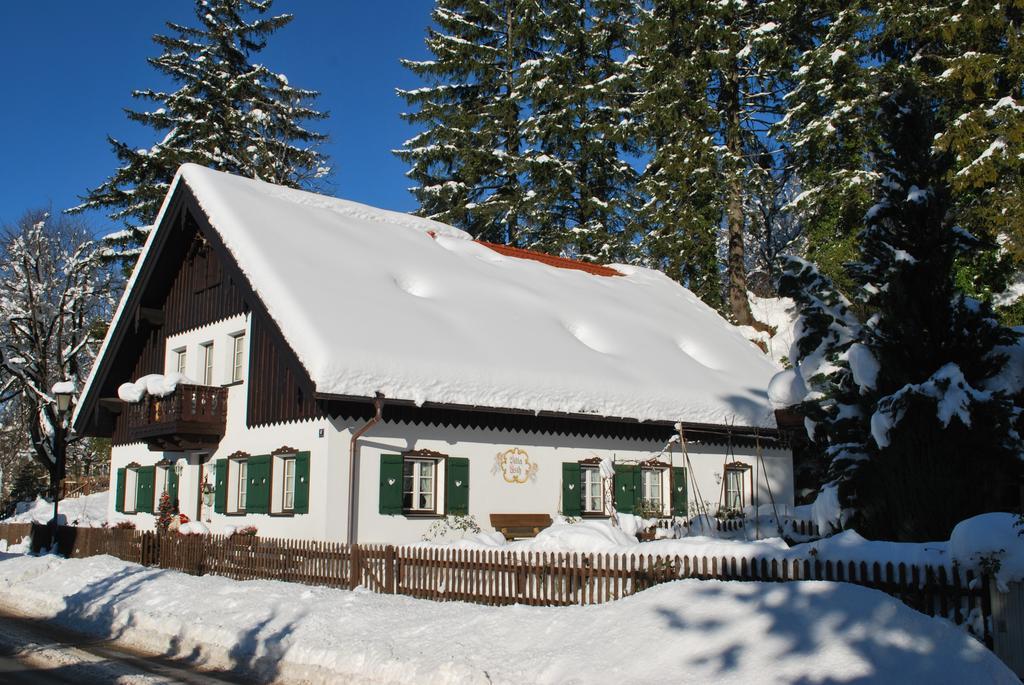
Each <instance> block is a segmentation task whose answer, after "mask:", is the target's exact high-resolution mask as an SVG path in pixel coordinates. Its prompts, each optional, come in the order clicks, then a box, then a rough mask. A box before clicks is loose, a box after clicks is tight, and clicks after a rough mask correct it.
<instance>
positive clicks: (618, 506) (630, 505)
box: [613, 464, 639, 514]
mask: <svg viewBox="0 0 1024 685" xmlns="http://www.w3.org/2000/svg"><path fill="white" fill-rule="evenodd" d="M637 478H639V473H638V470H637V469H635V468H633V467H632V466H629V465H627V464H616V465H615V480H614V481H613V482H614V485H615V511H617V512H620V513H622V514H632V513H633V510H634V509H635V508H636V479H637Z"/></svg>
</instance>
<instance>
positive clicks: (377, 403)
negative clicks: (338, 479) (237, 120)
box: [346, 392, 384, 545]
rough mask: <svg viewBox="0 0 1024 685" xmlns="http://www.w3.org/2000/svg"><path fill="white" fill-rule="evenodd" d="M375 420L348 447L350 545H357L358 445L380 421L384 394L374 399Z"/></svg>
mask: <svg viewBox="0 0 1024 685" xmlns="http://www.w3.org/2000/svg"><path fill="white" fill-rule="evenodd" d="M373 409H374V414H373V418H372V419H370V420H369V421H367V422H366V423H364V424H363V425H362V426H361V427H360V428H359V430H357V431H356V432H355V433H353V434H352V440H351V442H349V447H348V537H347V538H346V541H347V542H348V544H350V545H354V544H355V543H356V477H355V476H356V450H357V449H358V446H357V445H356V443H357V442H358V441H359V438H361V437H363V435H364V434H365V433H366V432H367V431H368V430H370V429H371V428H373V427H374V426H375V425H377V423H378V422H379V421H380V415H381V412H382V411H383V410H384V394H383V393H379V392H378V393H377V396H376V397H375V398H374V399H373Z"/></svg>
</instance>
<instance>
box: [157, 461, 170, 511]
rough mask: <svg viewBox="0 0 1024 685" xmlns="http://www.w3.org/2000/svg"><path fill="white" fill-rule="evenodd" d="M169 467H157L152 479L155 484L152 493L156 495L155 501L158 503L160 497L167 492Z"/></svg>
mask: <svg viewBox="0 0 1024 685" xmlns="http://www.w3.org/2000/svg"><path fill="white" fill-rule="evenodd" d="M170 475H171V472H170V467H169V466H157V467H156V472H155V476H154V478H155V479H156V483H155V484H154V485H153V491H154V492H155V493H156V501H157V502H159V501H160V495H162V494H164V493H165V492H167V486H168V485H170V483H169V482H168V481H169V480H170Z"/></svg>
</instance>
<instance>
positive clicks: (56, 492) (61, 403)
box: [50, 381, 75, 544]
mask: <svg viewBox="0 0 1024 685" xmlns="http://www.w3.org/2000/svg"><path fill="white" fill-rule="evenodd" d="M51 392H52V393H53V394H54V395H55V396H56V398H57V423H58V425H57V426H56V427H55V428H56V430H54V432H53V458H54V462H55V463H54V471H53V477H52V481H53V482H52V488H53V537H52V538H51V539H50V542H51V544H52V543H54V542H56V541H57V502H58V501H59V500H60V483H61V481H62V480H64V475H65V469H66V467H67V464H66V460H67V432H66V431H65V430H64V417H65V416H66V415H67V413H68V409H69V408H70V407H71V398H72V396H73V395H74V394H75V384H74V381H62V382H60V383H55V384H54V386H53V388H52V390H51Z"/></svg>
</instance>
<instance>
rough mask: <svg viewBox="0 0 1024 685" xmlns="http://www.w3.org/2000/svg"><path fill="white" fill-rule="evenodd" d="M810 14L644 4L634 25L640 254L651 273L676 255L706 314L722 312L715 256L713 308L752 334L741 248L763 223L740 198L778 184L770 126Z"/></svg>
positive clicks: (774, 3) (767, 1)
mask: <svg viewBox="0 0 1024 685" xmlns="http://www.w3.org/2000/svg"><path fill="white" fill-rule="evenodd" d="M811 16H812V15H811V13H808V12H806V11H805V10H804V9H803V8H802V7H801V5H800V4H798V3H795V2H792V1H790V0H761V1H758V2H740V1H738V0H727V1H725V2H716V1H713V0H655V1H654V2H653V4H652V8H651V10H650V11H649V12H646V13H645V14H644V16H643V19H642V21H641V26H640V31H639V34H640V40H639V50H638V55H637V60H636V72H637V75H638V76H637V80H638V81H639V82H640V83H642V96H641V97H640V100H639V107H638V119H639V120H640V121H641V122H642V123H641V125H640V131H639V134H638V135H639V137H640V139H641V141H642V143H643V144H644V145H645V146H646V147H647V149H648V150H649V152H650V162H649V164H648V166H647V168H646V169H645V171H644V173H643V177H642V180H641V186H640V187H641V190H642V191H643V193H644V197H645V200H646V201H647V204H646V206H645V210H646V211H645V213H644V215H643V216H642V217H641V219H642V220H644V221H648V220H649V221H650V226H649V229H650V230H645V231H644V239H643V240H641V251H642V252H645V253H646V254H647V255H649V256H650V257H652V258H653V263H655V264H658V263H665V257H664V256H663V254H664V253H665V252H666V251H671V250H672V249H673V248H674V247H676V248H677V249H678V250H679V252H680V253H681V257H680V258H679V260H680V262H681V263H682V264H686V266H685V267H681V268H685V269H689V270H691V271H693V272H694V273H693V274H692V275H691V276H690V278H689V279H687V280H684V282H690V283H692V284H693V285H695V286H697V288H695V289H696V290H697V291H698V292H700V293H701V294H702V296H703V297H705V298H706V299H707V300H708V301H709V302H711V303H713V304H717V303H721V302H722V296H720V295H719V296H715V295H712V294H711V293H710V292H709V291H710V290H711V289H712V288H713V287H714V281H715V276H716V274H715V272H714V270H713V263H712V255H715V256H716V257H719V261H718V263H721V262H722V261H724V266H725V269H724V271H725V278H726V282H725V284H724V285H725V288H724V291H725V292H724V293H722V295H724V304H725V307H724V308H725V310H726V311H727V312H728V313H729V315H730V316H731V318H732V319H733V320H734V321H736V322H737V323H740V324H745V325H752V324H756V322H755V321H754V317H753V315H752V313H751V311H750V304H749V301H748V298H747V282H746V276H747V269H748V267H749V262H750V260H749V258H748V252H747V250H748V241H750V239H751V238H750V234H751V232H752V229H753V227H754V225H755V222H760V221H761V220H762V219H763V218H764V214H763V212H760V210H758V209H756V206H755V204H754V203H752V202H751V201H750V196H751V191H752V190H753V189H758V188H768V187H769V186H771V185H772V180H773V179H774V178H776V177H779V175H780V174H781V171H782V164H783V162H784V160H783V156H782V154H781V148H780V143H779V141H778V140H776V139H775V138H774V129H773V124H774V122H775V121H776V120H777V119H778V118H779V117H780V116H781V115H782V113H783V111H784V108H785V101H784V97H785V95H786V93H787V91H788V89H789V82H788V74H789V73H790V71H791V69H790V65H792V64H793V63H794V61H795V60H796V56H797V54H798V51H799V50H800V49H802V48H804V47H805V46H806V45H808V44H809V43H810V41H811V36H812V35H813V23H812V22H811V20H810V19H811ZM775 216H776V215H775V214H773V215H772V217H773V218H774V217H775ZM778 216H781V214H779V215H778ZM645 228H646V227H645ZM723 233H724V235H722V234H723ZM762 233H767V231H762ZM719 236H721V238H722V239H721V240H720V241H719V240H718V238H719ZM644 243H646V244H644ZM719 244H724V248H723V249H722V252H723V253H724V254H723V255H721V256H719ZM716 295H717V294H716Z"/></svg>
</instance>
